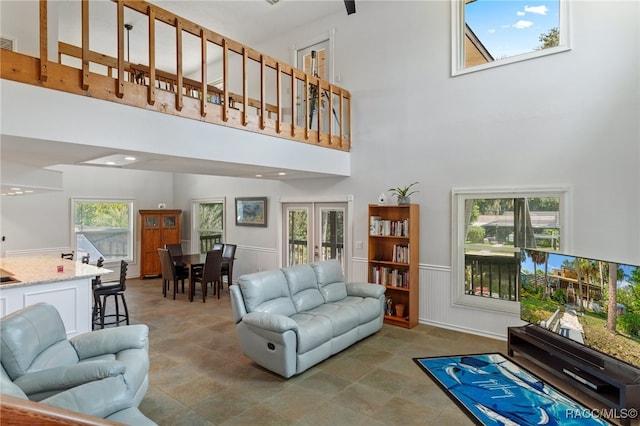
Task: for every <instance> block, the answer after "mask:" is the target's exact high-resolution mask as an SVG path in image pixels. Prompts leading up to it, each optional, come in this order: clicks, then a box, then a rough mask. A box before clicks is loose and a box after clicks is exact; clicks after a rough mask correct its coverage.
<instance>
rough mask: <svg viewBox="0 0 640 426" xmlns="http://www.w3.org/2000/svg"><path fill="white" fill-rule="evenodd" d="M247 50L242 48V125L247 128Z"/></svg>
mask: <svg viewBox="0 0 640 426" xmlns="http://www.w3.org/2000/svg"><path fill="white" fill-rule="evenodd" d="M247 58H248V52H247V48H246V47H244V46H242V125H243V126H246V125H247V124H248V121H247V107H248V106H249V102H248V100H249V94H248V92H249V81H248V80H249V79H248V77H247V71H248V70H247Z"/></svg>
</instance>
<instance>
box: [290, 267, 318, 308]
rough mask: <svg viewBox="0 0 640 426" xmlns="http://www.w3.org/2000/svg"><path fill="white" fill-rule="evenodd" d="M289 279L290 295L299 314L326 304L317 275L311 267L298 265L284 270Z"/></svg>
mask: <svg viewBox="0 0 640 426" xmlns="http://www.w3.org/2000/svg"><path fill="white" fill-rule="evenodd" d="M282 272H283V273H284V276H285V277H286V278H287V285H288V286H289V294H291V300H293V304H294V306H295V307H296V310H297V311H298V312H304V311H308V310H310V309H313V308H315V307H317V306H320V305H322V304H323V303H324V297H322V294H321V293H320V290H319V289H318V281H317V278H316V273H315V272H314V271H313V268H312V267H311V265H308V264H304V265H296V266H290V267H288V268H283V269H282Z"/></svg>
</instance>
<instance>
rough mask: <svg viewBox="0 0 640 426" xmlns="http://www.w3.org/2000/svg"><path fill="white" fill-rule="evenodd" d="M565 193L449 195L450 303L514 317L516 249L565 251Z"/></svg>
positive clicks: (550, 190)
mask: <svg viewBox="0 0 640 426" xmlns="http://www.w3.org/2000/svg"><path fill="white" fill-rule="evenodd" d="M567 194H568V189H566V188H540V189H539V188H530V189H521V190H508V191H506V190H490V191H487V190H472V189H469V190H466V189H465V190H458V189H457V190H454V191H453V210H452V211H453V214H454V221H453V223H454V235H453V248H454V249H453V250H454V253H453V259H454V261H453V268H454V271H453V272H454V274H453V276H454V285H453V286H452V300H453V302H454V304H460V305H469V306H474V307H483V308H487V309H494V310H500V311H506V312H511V311H513V312H514V313H515V312H517V303H516V302H518V300H519V297H518V288H517V276H518V274H519V267H520V260H521V259H520V250H521V249H522V248H537V249H542V250H552V251H558V250H560V248H561V245H562V247H563V248H564V247H566V245H567V243H566V236H565V235H564V233H565V232H564V231H565V228H566V226H565V221H566V215H567V211H568V205H567V200H568V196H567Z"/></svg>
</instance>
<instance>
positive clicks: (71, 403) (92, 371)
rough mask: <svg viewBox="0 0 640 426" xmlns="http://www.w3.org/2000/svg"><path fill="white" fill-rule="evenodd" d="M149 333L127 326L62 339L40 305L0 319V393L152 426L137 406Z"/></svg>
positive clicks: (57, 321)
mask: <svg viewBox="0 0 640 426" xmlns="http://www.w3.org/2000/svg"><path fill="white" fill-rule="evenodd" d="M148 333H149V330H148V328H147V326H146V325H141V324H140V325H130V326H125V327H117V328H107V329H103V330H98V331H93V332H89V333H85V334H81V335H78V336H74V337H72V338H71V339H67V336H66V331H65V327H64V323H63V322H62V319H61V318H60V314H59V313H58V311H57V309H56V308H55V307H53V306H51V305H48V304H45V303H39V304H36V305H31V306H28V307H26V308H24V309H22V310H20V311H17V312H14V313H12V314H10V315H7V316H5V317H4V318H2V319H0V363H1V369H0V392H2V394H5V395H10V396H12V397H16V398H20V399H28V400H31V401H36V402H39V403H42V404H46V405H50V406H52V407H57V408H62V409H66V410H70V411H75V412H79V413H82V414H86V415H89V416H94V417H100V418H106V419H109V420H113V421H117V422H120V423H125V424H131V425H141V426H142V425H154V424H155V423H154V422H152V421H151V420H149V419H148V418H147V417H145V416H144V415H143V414H142V413H141V412H140V410H138V408H137V407H138V405H139V404H140V402H141V401H142V398H143V397H144V395H145V393H146V391H147V387H148V383H149V374H148V372H149V354H148V351H149V339H148Z"/></svg>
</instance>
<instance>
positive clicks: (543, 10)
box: [451, 0, 569, 75]
mask: <svg viewBox="0 0 640 426" xmlns="http://www.w3.org/2000/svg"><path fill="white" fill-rule="evenodd" d="M568 3H569V2H568V1H567V0H539V1H536V2H531V1H529V0H509V1H504V0H452V19H453V25H452V31H453V34H452V38H451V39H452V61H453V63H452V74H453V75H458V74H464V73H468V72H472V71H479V70H482V69H486V68H491V67H495V66H499V65H505V64H510V63H513V62H518V61H522V60H526V59H532V58H536V57H539V56H543V55H549V54H553V53H558V52H564V51H567V50H569V20H568Z"/></svg>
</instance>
